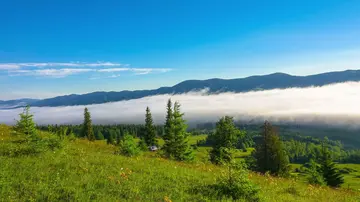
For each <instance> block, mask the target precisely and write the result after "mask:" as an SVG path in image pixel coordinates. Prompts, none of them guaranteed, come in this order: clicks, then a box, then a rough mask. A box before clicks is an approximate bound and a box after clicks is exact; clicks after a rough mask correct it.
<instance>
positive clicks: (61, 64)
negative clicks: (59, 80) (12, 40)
mask: <svg viewBox="0 0 360 202" xmlns="http://www.w3.org/2000/svg"><path fill="white" fill-rule="evenodd" d="M116 66H122V64H120V63H112V62H96V63H84V62H42V63H31V62H28V63H2V64H0V70H9V69H20V68H26V67H36V68H45V67H116Z"/></svg>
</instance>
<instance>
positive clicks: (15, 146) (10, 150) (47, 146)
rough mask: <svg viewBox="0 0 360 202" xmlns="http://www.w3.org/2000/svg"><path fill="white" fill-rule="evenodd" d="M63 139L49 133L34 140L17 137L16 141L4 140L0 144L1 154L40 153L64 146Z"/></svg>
mask: <svg viewBox="0 0 360 202" xmlns="http://www.w3.org/2000/svg"><path fill="white" fill-rule="evenodd" d="M63 143H64V142H63V141H62V140H60V139H59V138H58V137H57V136H54V135H48V136H46V137H41V138H40V137H39V138H36V139H34V140H32V141H28V140H27V139H24V138H23V139H16V140H14V141H8V142H3V143H2V144H0V156H11V157H16V156H30V155H38V154H40V153H44V152H46V151H49V150H51V151H54V150H56V149H60V148H62V147H63Z"/></svg>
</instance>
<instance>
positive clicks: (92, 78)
mask: <svg viewBox="0 0 360 202" xmlns="http://www.w3.org/2000/svg"><path fill="white" fill-rule="evenodd" d="M120 76H121V75H120V74H113V75H111V76H107V77H90V78H89V79H91V80H97V79H107V78H117V77H120Z"/></svg>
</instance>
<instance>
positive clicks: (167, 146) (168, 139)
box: [163, 99, 174, 157]
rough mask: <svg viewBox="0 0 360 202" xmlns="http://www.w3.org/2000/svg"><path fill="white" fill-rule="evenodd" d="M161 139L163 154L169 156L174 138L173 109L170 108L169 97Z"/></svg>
mask: <svg viewBox="0 0 360 202" xmlns="http://www.w3.org/2000/svg"><path fill="white" fill-rule="evenodd" d="M163 139H164V141H165V143H164V146H163V151H164V154H165V156H167V157H170V155H171V154H172V153H173V152H172V142H173V139H174V134H173V110H172V102H171V99H169V100H168V102H167V107H166V120H165V125H164V135H163Z"/></svg>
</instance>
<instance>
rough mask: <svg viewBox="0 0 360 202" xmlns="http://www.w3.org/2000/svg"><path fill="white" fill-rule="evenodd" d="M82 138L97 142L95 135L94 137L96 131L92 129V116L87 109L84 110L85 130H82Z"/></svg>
mask: <svg viewBox="0 0 360 202" xmlns="http://www.w3.org/2000/svg"><path fill="white" fill-rule="evenodd" d="M82 136H83V137H87V138H88V140H90V141H94V140H95V135H94V131H93V128H92V123H91V115H90V112H89V110H88V109H87V108H86V107H85V109H84V123H83V129H82Z"/></svg>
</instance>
